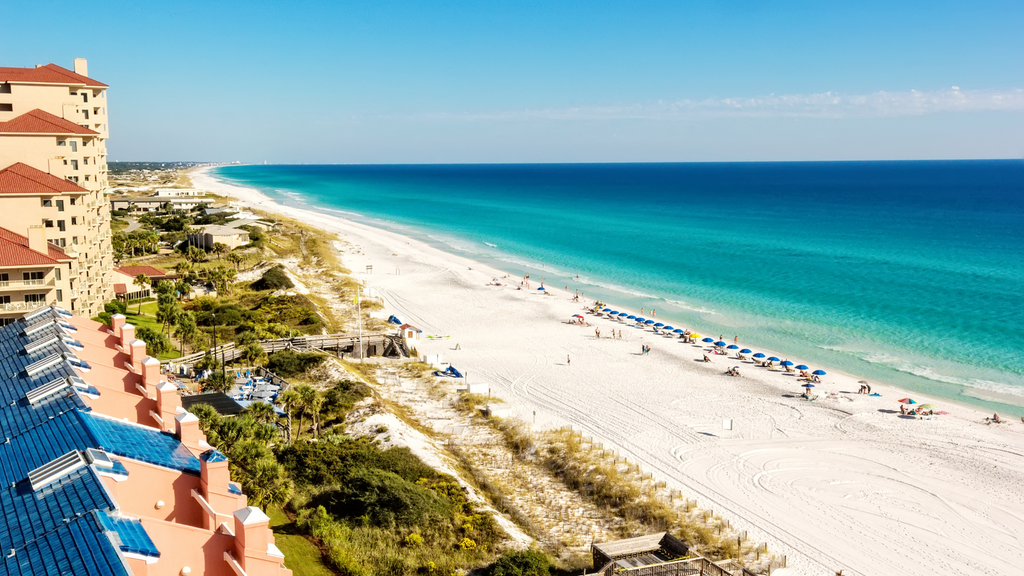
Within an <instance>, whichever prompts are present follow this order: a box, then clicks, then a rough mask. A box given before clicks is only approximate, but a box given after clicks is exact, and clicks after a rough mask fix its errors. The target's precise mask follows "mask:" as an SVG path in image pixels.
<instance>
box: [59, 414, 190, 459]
mask: <svg viewBox="0 0 1024 576" xmlns="http://www.w3.org/2000/svg"><path fill="white" fill-rule="evenodd" d="M78 415H79V416H80V417H81V419H82V421H84V422H85V426H86V428H88V429H89V431H90V433H91V434H92V435H93V437H95V438H96V440H97V441H98V442H99V447H101V448H102V449H103V450H105V451H107V452H110V453H111V454H117V455H118V456H124V457H126V458H131V459H133V460H139V461H141V462H149V463H150V464H156V465H157V466H164V467H166V468H173V469H175V470H182V471H185V472H192V473H195V474H199V459H198V458H196V457H195V456H193V455H192V453H191V452H189V450H188V448H186V447H185V445H184V444H182V443H181V442H179V441H178V439H177V438H175V437H174V436H173V435H172V434H168V433H166V432H161V431H159V430H156V429H154V428H150V427H148V426H142V425H139V424H130V423H128V422H123V421H121V420H114V419H113V418H107V417H104V416H98V415H95V414H90V413H86V412H78Z"/></svg>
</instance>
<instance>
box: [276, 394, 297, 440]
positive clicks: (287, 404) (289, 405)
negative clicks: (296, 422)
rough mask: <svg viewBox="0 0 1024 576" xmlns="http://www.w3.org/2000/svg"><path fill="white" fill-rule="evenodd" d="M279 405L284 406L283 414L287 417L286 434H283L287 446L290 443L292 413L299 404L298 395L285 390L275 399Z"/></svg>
mask: <svg viewBox="0 0 1024 576" xmlns="http://www.w3.org/2000/svg"><path fill="white" fill-rule="evenodd" d="M277 400H278V401H279V402H281V404H283V405H284V412H285V414H286V415H287V416H288V432H287V434H285V441H286V442H288V443H289V444H291V443H292V412H294V410H295V407H296V405H298V404H299V393H298V392H296V391H295V390H285V391H284V392H282V393H281V395H280V396H279V397H278V398H277Z"/></svg>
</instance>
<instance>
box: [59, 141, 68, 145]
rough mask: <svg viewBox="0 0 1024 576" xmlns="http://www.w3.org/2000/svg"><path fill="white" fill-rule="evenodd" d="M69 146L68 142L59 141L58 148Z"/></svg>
mask: <svg viewBox="0 0 1024 576" xmlns="http://www.w3.org/2000/svg"><path fill="white" fill-rule="evenodd" d="M67 145H68V141H67V140H57V146H67Z"/></svg>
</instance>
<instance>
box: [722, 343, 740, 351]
mask: <svg viewBox="0 0 1024 576" xmlns="http://www.w3.org/2000/svg"><path fill="white" fill-rule="evenodd" d="M725 349H726V350H739V349H740V347H739V346H737V345H735V344H729V345H728V346H726V347H725Z"/></svg>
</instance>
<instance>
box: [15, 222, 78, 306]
mask: <svg viewBox="0 0 1024 576" xmlns="http://www.w3.org/2000/svg"><path fill="white" fill-rule="evenodd" d="M28 232H29V234H28V236H27V237H26V236H22V235H20V234H16V233H14V232H11V231H10V230H7V229H5V228H0V326H6V325H7V324H10V323H12V322H14V321H15V320H17V319H18V318H19V317H21V316H23V315H24V314H26V313H28V312H31V311H33V310H36V309H39V308H42V307H43V306H46V305H50V304H57V305H59V306H64V305H67V303H69V302H70V300H71V261H72V260H73V258H71V257H70V256H68V255H67V254H65V253H64V251H63V250H61V249H60V248H58V247H56V246H54V245H53V244H50V243H49V242H47V241H46V236H45V232H44V230H43V227H42V226H32V227H30V228H29V230H28Z"/></svg>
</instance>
